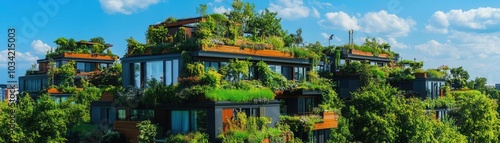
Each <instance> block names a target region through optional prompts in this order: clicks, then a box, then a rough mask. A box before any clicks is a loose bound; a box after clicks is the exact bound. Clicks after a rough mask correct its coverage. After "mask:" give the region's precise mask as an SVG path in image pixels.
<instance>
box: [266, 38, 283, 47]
mask: <svg viewBox="0 0 500 143" xmlns="http://www.w3.org/2000/svg"><path fill="white" fill-rule="evenodd" d="M268 43H269V44H271V45H273V47H274V49H282V48H283V47H285V42H283V39H282V38H281V37H277V36H271V37H269V38H268Z"/></svg>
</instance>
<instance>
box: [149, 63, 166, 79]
mask: <svg viewBox="0 0 500 143" xmlns="http://www.w3.org/2000/svg"><path fill="white" fill-rule="evenodd" d="M146 75H147V77H146V78H147V80H148V81H151V80H153V79H156V80H157V81H163V62H162V61H154V62H147V63H146Z"/></svg>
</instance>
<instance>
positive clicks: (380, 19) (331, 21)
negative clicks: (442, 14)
mask: <svg viewBox="0 0 500 143" xmlns="http://www.w3.org/2000/svg"><path fill="white" fill-rule="evenodd" d="M318 24H319V25H321V26H323V27H325V28H333V29H341V30H349V29H353V30H355V31H356V30H360V31H361V32H365V33H368V34H375V35H379V36H384V37H405V36H407V35H408V33H410V32H411V31H412V29H413V28H414V26H415V25H416V22H415V21H414V20H413V19H411V18H401V17H398V16H397V15H395V14H389V13H387V11H385V10H381V11H378V12H368V13H365V14H363V15H361V14H358V16H350V15H349V14H347V13H345V12H343V11H339V12H329V13H326V14H325V19H322V20H320V21H318Z"/></svg>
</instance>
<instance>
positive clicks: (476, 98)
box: [450, 90, 500, 142]
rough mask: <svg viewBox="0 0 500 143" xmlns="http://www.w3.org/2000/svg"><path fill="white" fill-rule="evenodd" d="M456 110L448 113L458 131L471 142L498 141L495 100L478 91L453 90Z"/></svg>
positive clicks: (499, 123)
mask: <svg viewBox="0 0 500 143" xmlns="http://www.w3.org/2000/svg"><path fill="white" fill-rule="evenodd" d="M452 94H453V96H455V97H456V100H457V103H458V106H457V110H456V111H454V112H452V113H450V114H451V116H452V117H453V118H455V119H456V121H457V126H458V129H459V131H460V132H461V133H462V134H464V135H466V136H468V137H469V140H471V141H472V142H498V141H499V140H498V137H499V134H500V132H499V131H500V126H499V125H500V120H499V118H498V112H497V107H498V104H497V102H496V101H495V100H493V99H490V98H488V97H486V95H484V94H482V93H481V92H479V91H475V90H473V91H455V92H453V93H452Z"/></svg>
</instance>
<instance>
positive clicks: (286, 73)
mask: <svg viewBox="0 0 500 143" xmlns="http://www.w3.org/2000/svg"><path fill="white" fill-rule="evenodd" d="M281 72H282V73H281V74H282V75H283V76H285V77H286V79H288V80H292V67H289V66H283V67H282V69H281Z"/></svg>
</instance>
